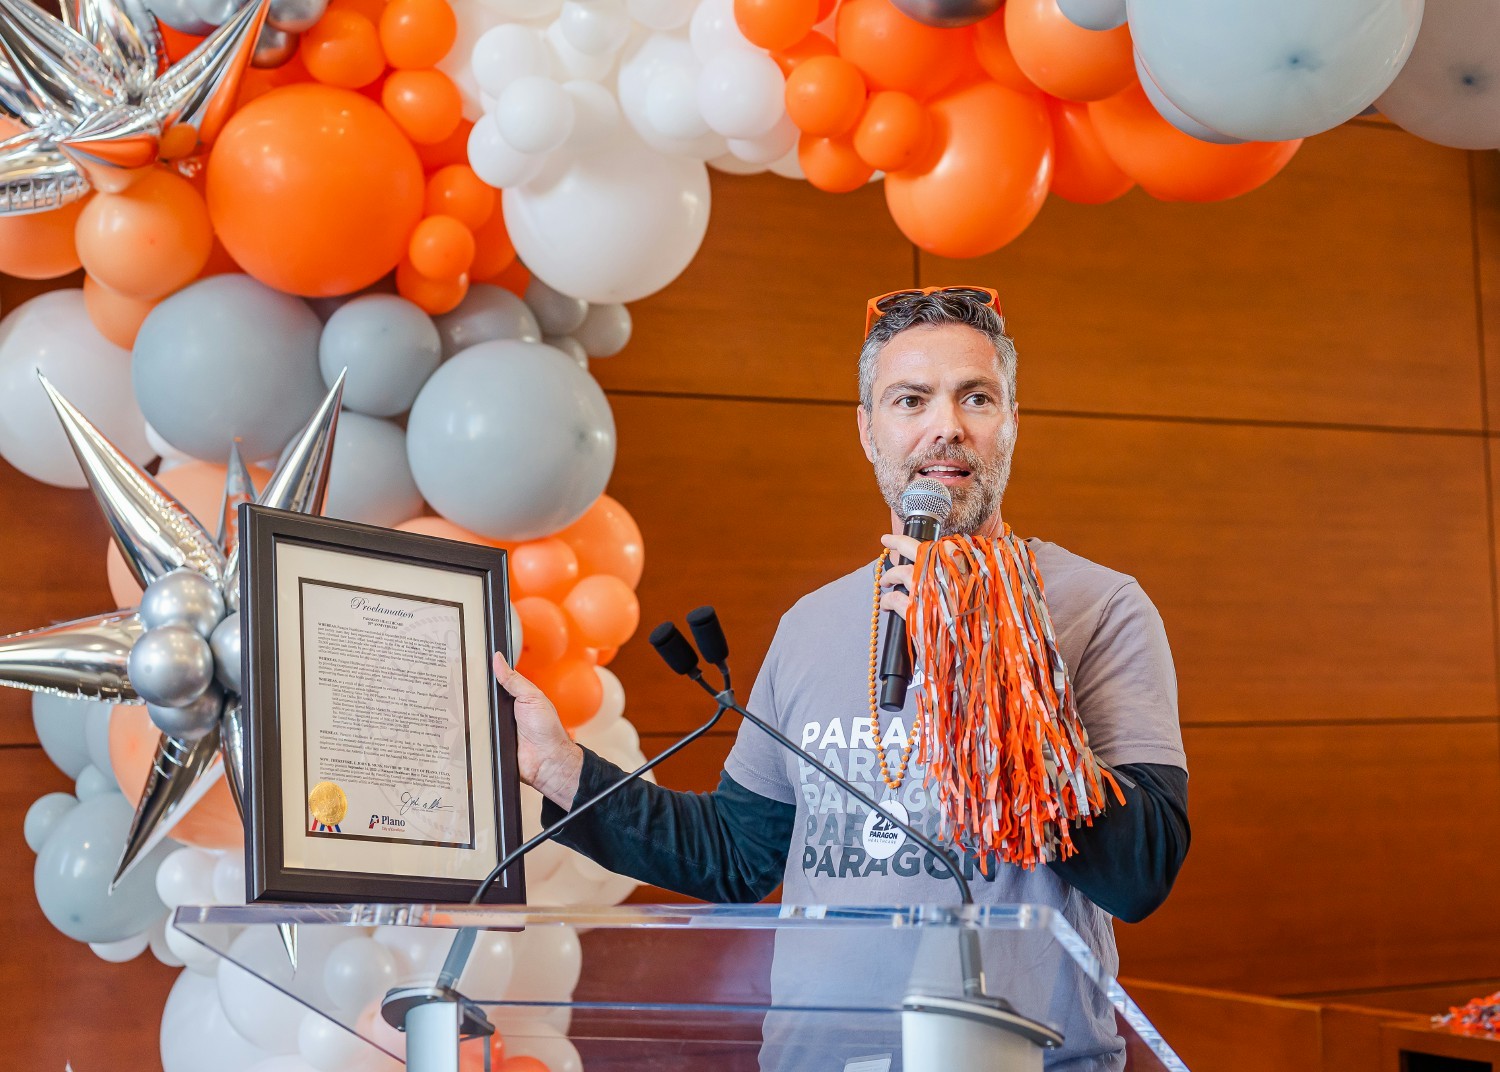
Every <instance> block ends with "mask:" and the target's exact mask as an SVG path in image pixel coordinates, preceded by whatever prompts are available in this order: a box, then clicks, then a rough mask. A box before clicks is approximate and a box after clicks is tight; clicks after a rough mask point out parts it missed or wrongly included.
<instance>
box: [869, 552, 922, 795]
mask: <svg viewBox="0 0 1500 1072" xmlns="http://www.w3.org/2000/svg"><path fill="white" fill-rule="evenodd" d="M885 560H886V556H885V555H881V556H880V557H879V558H877V559H876V560H875V598H874V601H873V603H874V605H873V606H872V607H871V608H870V733H871V734H872V735H873V736H874V739H875V751H876V752H877V753H879V755H880V779H881V781H883V782H885V784H886V785H887V786H889V787H890V788H891V789H900V788H901V783H902V782H904V781H906V768H907V765H908V764H910V763H911V750H912V746H913V745H914V744H916V743H917V739H918V738H919V737H921V736H922V716H921V715H918V716H917V719H916V721H915V722H913V723H912V725H911V732H910V733H908V734H907V735H906V744H905V745H903V746H902V748H901V766H900V767H899V768H898V769H897V771H896V776H895V777H894V778H892V777H891V770H890V767H889V765H888V764H887V763H886V758H885V737H884V734H882V733H881V730H880V704H879V703H878V702H876V695H877V693H878V691H879V690H878V689H877V688H876V684H875V683H876V678H877V673H876V659H875V646H876V645H875V640H876V637H877V636H878V635H879V633H880V578H881V577H882V576H884V575H885Z"/></svg>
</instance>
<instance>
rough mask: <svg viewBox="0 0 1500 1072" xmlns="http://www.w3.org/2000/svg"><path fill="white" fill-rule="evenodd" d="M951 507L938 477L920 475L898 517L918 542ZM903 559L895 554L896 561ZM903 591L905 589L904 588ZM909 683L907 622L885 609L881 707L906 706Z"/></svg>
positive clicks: (932, 533)
mask: <svg viewBox="0 0 1500 1072" xmlns="http://www.w3.org/2000/svg"><path fill="white" fill-rule="evenodd" d="M952 510H953V499H952V497H951V496H949V494H948V489H947V487H945V486H944V485H943V482H942V481H940V480H933V479H932V478H931V477H919V478H918V479H916V480H913V481H912V482H911V483H910V484H908V485H906V490H905V491H903V492H902V493H901V517H902V520H903V521H904V522H905V532H906V535H908V536H910V537H911V538H912V539H914V540H917V541H919V542H921V543H928V542H930V541H932V540H935V539H937V538H938V532H939V530H941V529H942V527H943V522H944V521H947V520H948V515H949V514H950V513H951V512H952ZM901 562H902V560H901V558H900V557H899V556H897V557H896V564H897V565H900V564H901ZM903 591H904V589H903ZM910 683H911V647H910V645H909V644H908V643H907V639H906V622H905V621H904V620H903V619H902V617H901V615H899V614H897V613H896V612H895V611H893V610H888V611H886V612H885V643H884V644H882V645H881V648H880V709H881V710H882V711H899V710H901V708H902V707H904V706H906V687H907V685H909V684H910Z"/></svg>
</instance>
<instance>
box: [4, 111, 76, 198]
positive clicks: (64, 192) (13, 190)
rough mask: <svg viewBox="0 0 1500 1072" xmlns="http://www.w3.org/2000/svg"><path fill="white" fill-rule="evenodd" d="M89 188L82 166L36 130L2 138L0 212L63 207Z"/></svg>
mask: <svg viewBox="0 0 1500 1072" xmlns="http://www.w3.org/2000/svg"><path fill="white" fill-rule="evenodd" d="M88 192H89V182H88V180H87V179H86V178H84V177H83V174H82V173H81V172H80V171H79V170H78V168H77V167H76V166H75V165H74V164H73V162H72V161H71V160H69V159H68V158H67V157H66V156H64V155H63V154H62V153H61V152H59V151H58V150H57V149H56V148H53V147H52V142H51V141H50V140H48V139H47V137H46V135H45V134H43V133H41V132H39V131H34V130H28V131H25V132H24V133H21V134H17V135H16V136H15V137H13V138H9V139H7V140H6V141H3V142H0V216H25V215H29V214H30V213H33V212H50V211H52V210H53V209H55V208H62V207H63V206H64V205H70V204H72V203H73V202H74V201H77V200H78V199H79V198H81V197H83V196H84V195H85V194H87V193H88Z"/></svg>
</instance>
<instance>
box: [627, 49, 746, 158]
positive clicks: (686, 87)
mask: <svg viewBox="0 0 1500 1072" xmlns="http://www.w3.org/2000/svg"><path fill="white" fill-rule="evenodd" d="M699 69H700V63H699V60H698V57H697V56H696V55H695V54H694V53H693V46H692V45H691V44H690V43H689V42H688V38H687V36H686V35H685V34H682V33H653V34H644V35H642V36H640V37H639V38H638V39H637V40H635V41H632V42H631V43H630V44H629V45H628V46H627V47H626V48H625V50H624V53H623V54H622V56H621V58H620V76H619V79H618V81H617V87H616V88H617V91H618V93H619V96H620V111H622V112H623V113H624V114H625V118H626V120H628V121H629V123H630V125H631V127H633V128H634V129H635V132H636V134H638V135H640V137H641V138H642V139H643V140H644V141H645V142H646V144H647V145H649V146H651V148H653V149H655V150H656V151H657V152H659V153H666V154H667V155H668V156H691V157H693V158H695V159H698V160H710V159H712V158H714V157H716V156H720V155H722V154H723V153H724V151H725V144H724V136H723V135H722V134H716V133H714V132H713V131H712V130H710V129H709V127H708V122H707V120H705V119H704V118H703V113H702V111H701V110H700V109H699V107H698V73H699Z"/></svg>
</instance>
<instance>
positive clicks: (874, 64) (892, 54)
mask: <svg viewBox="0 0 1500 1072" xmlns="http://www.w3.org/2000/svg"><path fill="white" fill-rule="evenodd" d="M972 36H973V32H972V30H971V29H970V28H969V27H967V26H965V27H961V28H959V29H953V30H943V29H939V28H937V27H936V26H927V25H925V24H924V23H920V22H918V21H916V20H915V19H912V18H908V17H907V16H905V15H903V14H902V13H901V12H900V11H898V10H896V7H895V5H893V4H892V3H891V2H890V0H845V2H844V3H843V4H842V5H841V6H840V7H839V14H838V32H837V34H836V35H835V39H836V40H837V41H838V45H839V52H840V53H841V54H842V55H843V56H844V58H845V59H847V60H849V61H850V62H851V63H853V64H854V66H856V67H858V68H859V69H860V71H861V72H862V73H863V74H864V76H865V81H867V82H869V84H870V86H871V88H872V89H899V90H901V91H902V92H903V93H910V94H911V95H912V96H913V97H916V98H917V99H918V100H926V99H927V98H928V97H930V96H932V95H933V94H934V93H936V92H937V91H938V90H940V89H942V88H943V87H944V86H946V85H948V84H949V83H950V82H952V81H953V78H954V75H955V72H956V69H957V68H958V67H959V64H958V63H957V62H956V59H957V57H959V56H961V55H963V54H964V53H972V47H971V46H972V42H971V40H970V38H971V37H972Z"/></svg>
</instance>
